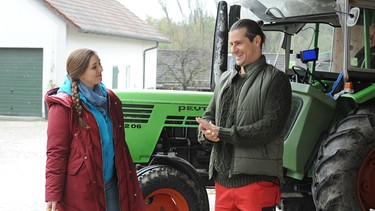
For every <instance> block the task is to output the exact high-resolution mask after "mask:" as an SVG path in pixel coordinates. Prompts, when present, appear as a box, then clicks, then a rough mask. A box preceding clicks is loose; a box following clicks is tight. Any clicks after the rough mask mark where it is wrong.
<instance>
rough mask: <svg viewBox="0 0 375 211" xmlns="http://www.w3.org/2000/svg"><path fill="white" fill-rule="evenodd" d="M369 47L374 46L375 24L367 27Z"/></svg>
mask: <svg viewBox="0 0 375 211" xmlns="http://www.w3.org/2000/svg"><path fill="white" fill-rule="evenodd" d="M369 38H370V47H372V46H375V26H370V28H369Z"/></svg>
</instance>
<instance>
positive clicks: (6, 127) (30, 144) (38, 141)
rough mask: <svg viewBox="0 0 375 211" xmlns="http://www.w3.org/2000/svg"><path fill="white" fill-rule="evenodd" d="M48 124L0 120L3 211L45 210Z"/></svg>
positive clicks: (0, 205) (0, 201) (0, 199)
mask: <svg viewBox="0 0 375 211" xmlns="http://www.w3.org/2000/svg"><path fill="white" fill-rule="evenodd" d="M46 126H47V124H46V121H45V120H43V119H34V118H31V119H27V120H22V121H20V119H12V120H7V119H5V120H4V118H3V117H2V118H1V119H0V168H1V170H0V178H1V179H0V196H1V197H0V210H2V211H13V210H28V211H37V210H38V211H40V210H44V209H45V202H44V167H45V159H46V156H45V145H46Z"/></svg>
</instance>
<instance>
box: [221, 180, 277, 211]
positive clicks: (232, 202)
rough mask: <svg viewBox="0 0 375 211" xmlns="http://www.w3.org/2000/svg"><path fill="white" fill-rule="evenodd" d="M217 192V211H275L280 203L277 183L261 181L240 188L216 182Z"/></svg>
mask: <svg viewBox="0 0 375 211" xmlns="http://www.w3.org/2000/svg"><path fill="white" fill-rule="evenodd" d="M215 190H216V199H215V211H262V210H273V209H272V207H273V208H274V207H275V205H276V204H278V203H279V202H280V188H279V186H278V185H276V184H275V182H269V181H261V182H255V183H251V184H249V185H246V186H242V187H238V188H226V187H224V186H222V185H220V184H218V183H216V182H215ZM267 208H268V209H267Z"/></svg>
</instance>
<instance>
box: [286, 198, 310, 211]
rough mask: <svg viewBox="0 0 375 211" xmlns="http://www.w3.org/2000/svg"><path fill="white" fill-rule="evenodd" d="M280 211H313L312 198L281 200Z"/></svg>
mask: <svg viewBox="0 0 375 211" xmlns="http://www.w3.org/2000/svg"><path fill="white" fill-rule="evenodd" d="M280 209H281V210H282V211H315V206H314V202H313V199H312V196H304V197H301V198H287V199H283V200H282V206H281V207H280Z"/></svg>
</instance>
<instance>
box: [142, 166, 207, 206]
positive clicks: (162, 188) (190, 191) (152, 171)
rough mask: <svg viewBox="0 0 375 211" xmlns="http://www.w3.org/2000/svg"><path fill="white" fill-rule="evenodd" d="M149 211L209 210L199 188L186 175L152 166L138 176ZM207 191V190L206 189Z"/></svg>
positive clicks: (169, 168)
mask: <svg viewBox="0 0 375 211" xmlns="http://www.w3.org/2000/svg"><path fill="white" fill-rule="evenodd" d="M138 179H139V183H140V186H141V189H142V194H143V197H144V201H145V204H146V206H147V210H152V211H165V210H169V211H189V210H197V211H198V210H199V211H200V210H202V211H203V210H204V211H205V210H207V209H208V206H209V205H208V204H206V202H204V200H203V198H204V197H202V196H201V195H202V194H207V192H205V193H200V192H199V190H201V189H202V188H200V187H197V184H196V183H194V181H193V180H191V179H190V178H189V177H188V176H187V175H186V174H184V173H183V172H181V171H179V170H177V169H175V168H173V167H170V166H165V165H155V166H151V167H150V168H149V170H148V171H144V172H143V173H142V175H139V176H138ZM204 190H205V189H204Z"/></svg>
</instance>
